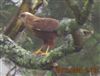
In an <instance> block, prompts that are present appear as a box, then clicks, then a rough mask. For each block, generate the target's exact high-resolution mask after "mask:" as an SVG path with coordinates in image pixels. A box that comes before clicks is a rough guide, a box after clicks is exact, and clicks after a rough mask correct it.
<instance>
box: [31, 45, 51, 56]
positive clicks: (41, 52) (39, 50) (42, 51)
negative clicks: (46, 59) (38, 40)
mask: <svg viewBox="0 0 100 76" xmlns="http://www.w3.org/2000/svg"><path fill="white" fill-rule="evenodd" d="M42 48H43V46H42V47H41V48H40V49H38V50H37V51H36V52H34V53H33V54H35V55H42V56H47V55H48V51H49V49H50V47H49V46H48V47H47V49H46V51H45V50H42ZM44 51H45V52H44Z"/></svg>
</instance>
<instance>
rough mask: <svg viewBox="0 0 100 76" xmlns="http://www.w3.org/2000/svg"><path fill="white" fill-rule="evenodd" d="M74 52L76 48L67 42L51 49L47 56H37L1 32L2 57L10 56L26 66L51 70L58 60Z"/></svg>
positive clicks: (15, 61)
mask: <svg viewBox="0 0 100 76" xmlns="http://www.w3.org/2000/svg"><path fill="white" fill-rule="evenodd" d="M74 52H75V51H74V49H73V48H72V47H71V46H69V45H68V43H67V42H65V43H64V44H63V45H62V46H60V47H58V48H55V49H54V50H51V51H50V52H49V54H48V55H47V56H37V55H33V54H32V53H31V52H30V51H28V50H25V49H23V48H21V47H20V46H18V45H17V44H16V43H15V42H14V41H12V40H11V39H10V38H9V37H7V36H5V35H3V34H0V55H1V56H0V57H6V58H9V59H10V60H11V61H13V62H14V63H15V64H17V65H19V66H21V67H25V68H30V69H44V70H51V69H52V68H53V64H54V63H55V62H56V61H57V60H59V59H61V58H62V57H64V56H66V55H68V54H72V53H74Z"/></svg>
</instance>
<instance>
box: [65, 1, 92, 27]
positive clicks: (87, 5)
mask: <svg viewBox="0 0 100 76" xmlns="http://www.w3.org/2000/svg"><path fill="white" fill-rule="evenodd" d="M66 3H67V5H68V6H69V7H70V8H71V10H72V11H73V14H74V16H75V19H76V22H77V23H78V24H79V26H82V25H83V24H84V23H85V22H86V21H87V19H88V16H89V14H90V12H91V8H92V5H93V0H85V2H84V6H83V9H81V10H80V9H79V7H78V5H77V4H75V3H74V2H73V0H66Z"/></svg>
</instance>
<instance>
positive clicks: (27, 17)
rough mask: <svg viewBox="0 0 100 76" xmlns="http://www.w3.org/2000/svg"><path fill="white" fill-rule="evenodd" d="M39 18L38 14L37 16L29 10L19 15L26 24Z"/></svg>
mask: <svg viewBox="0 0 100 76" xmlns="http://www.w3.org/2000/svg"><path fill="white" fill-rule="evenodd" d="M37 18H38V17H37V16H35V15H33V14H31V13H29V12H22V13H21V14H20V15H19V20H20V21H21V22H23V23H24V24H29V23H30V22H32V21H34V20H35V19H37Z"/></svg>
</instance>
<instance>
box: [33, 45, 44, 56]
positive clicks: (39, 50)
mask: <svg viewBox="0 0 100 76" xmlns="http://www.w3.org/2000/svg"><path fill="white" fill-rule="evenodd" d="M42 48H43V47H42V46H41V48H39V49H38V50H37V51H35V52H34V53H33V54H36V55H39V54H41V53H42V51H41V49H42Z"/></svg>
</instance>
